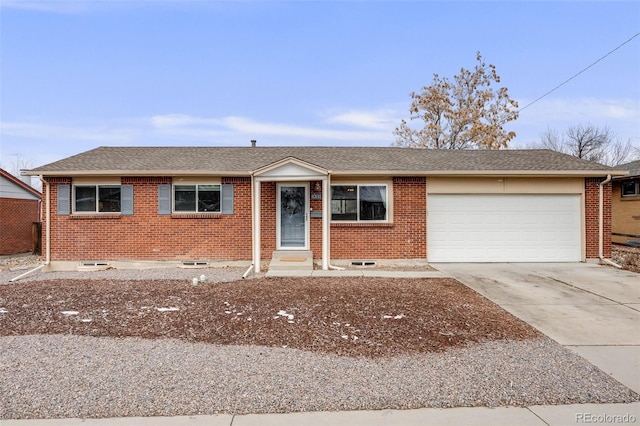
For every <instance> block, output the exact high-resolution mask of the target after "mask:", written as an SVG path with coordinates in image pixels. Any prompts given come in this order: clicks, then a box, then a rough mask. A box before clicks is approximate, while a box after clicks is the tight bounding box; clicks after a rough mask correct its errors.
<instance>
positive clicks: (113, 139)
mask: <svg viewBox="0 0 640 426" xmlns="http://www.w3.org/2000/svg"><path fill="white" fill-rule="evenodd" d="M0 134H2V135H5V136H15V137H20V138H28V139H38V140H49V141H57V142H69V141H90V142H96V143H129V142H132V141H134V140H136V139H137V138H138V137H139V135H140V131H139V130H137V129H135V128H123V127H110V126H107V125H103V126H93V127H82V126H81V127H75V126H60V125H52V124H44V123H30V122H2V123H0Z"/></svg>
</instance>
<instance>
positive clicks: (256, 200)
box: [251, 177, 261, 273]
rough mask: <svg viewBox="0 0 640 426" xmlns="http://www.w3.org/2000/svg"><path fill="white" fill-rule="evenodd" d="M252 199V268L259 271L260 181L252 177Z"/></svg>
mask: <svg viewBox="0 0 640 426" xmlns="http://www.w3.org/2000/svg"><path fill="white" fill-rule="evenodd" d="M251 196H252V197H253V200H252V203H251V205H252V208H251V215H252V217H253V226H252V228H253V270H254V271H255V272H256V273H258V272H260V244H261V242H260V198H261V189H260V181H259V180H258V179H256V178H255V177H254V178H253V190H252V191H251Z"/></svg>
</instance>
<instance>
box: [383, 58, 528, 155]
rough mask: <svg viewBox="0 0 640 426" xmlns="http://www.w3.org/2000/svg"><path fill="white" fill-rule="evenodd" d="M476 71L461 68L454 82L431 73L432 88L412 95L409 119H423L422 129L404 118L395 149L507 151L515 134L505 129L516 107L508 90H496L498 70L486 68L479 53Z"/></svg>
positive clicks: (396, 131)
mask: <svg viewBox="0 0 640 426" xmlns="http://www.w3.org/2000/svg"><path fill="white" fill-rule="evenodd" d="M476 60H477V61H478V63H477V64H476V66H475V67H474V69H473V70H472V71H470V70H467V69H464V68H462V69H461V70H460V74H458V75H456V76H454V78H453V79H454V81H453V82H451V81H449V80H448V79H447V78H446V77H440V76H439V75H438V74H434V75H433V82H432V83H431V85H430V86H425V87H423V88H422V92H421V93H415V92H412V93H411V99H412V102H411V106H410V108H409V113H410V117H409V120H422V121H423V122H424V127H423V128H422V129H420V130H416V129H414V128H411V127H410V126H409V124H408V123H407V121H405V120H402V122H401V124H400V126H399V127H397V128H396V129H395V130H394V132H393V133H394V134H395V135H396V142H395V143H394V145H395V146H406V147H417V148H434V149H469V148H481V149H500V148H506V147H507V144H508V143H509V141H510V140H511V139H513V138H514V137H515V136H516V134H515V132H507V131H506V130H504V129H503V127H502V126H503V125H504V124H505V123H507V122H509V121H511V120H515V119H516V118H518V109H517V108H518V103H517V102H516V101H515V100H513V99H511V98H510V97H509V92H508V90H507V88H506V87H501V88H498V89H497V90H496V91H494V90H493V88H492V87H491V84H492V83H494V82H495V83H500V76H499V75H498V74H497V73H496V67H495V66H494V65H492V64H488V65H487V64H486V63H485V62H484V60H483V59H482V56H481V55H480V52H478V53H477V55H476Z"/></svg>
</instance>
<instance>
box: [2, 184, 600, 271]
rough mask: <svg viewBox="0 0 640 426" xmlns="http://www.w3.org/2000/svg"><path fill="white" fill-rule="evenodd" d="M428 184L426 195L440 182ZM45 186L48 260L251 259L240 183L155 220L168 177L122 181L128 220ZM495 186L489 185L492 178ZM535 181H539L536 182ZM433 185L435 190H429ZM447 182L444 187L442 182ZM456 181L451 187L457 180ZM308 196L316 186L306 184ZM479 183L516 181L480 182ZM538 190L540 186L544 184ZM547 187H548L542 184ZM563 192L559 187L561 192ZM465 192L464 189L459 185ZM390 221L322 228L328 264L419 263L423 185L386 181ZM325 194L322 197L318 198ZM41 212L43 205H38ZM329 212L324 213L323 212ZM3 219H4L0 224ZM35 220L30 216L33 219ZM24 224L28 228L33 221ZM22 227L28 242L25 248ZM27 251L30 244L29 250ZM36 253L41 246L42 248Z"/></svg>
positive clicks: (314, 230) (266, 250) (246, 187)
mask: <svg viewBox="0 0 640 426" xmlns="http://www.w3.org/2000/svg"><path fill="white" fill-rule="evenodd" d="M439 179H440V178H438V179H436V178H429V192H432V189H434V191H437V190H438V185H441V184H442V183H443V182H444V181H443V180H439ZM47 180H48V182H49V183H50V184H51V186H50V192H51V260H52V261H65V260H69V261H81V260H250V259H251V256H252V231H251V225H252V220H251V180H250V178H248V177H239V178H222V179H221V183H223V184H224V183H232V184H233V185H234V213H233V214H232V215H222V214H220V215H218V214H216V215H202V214H181V215H159V214H158V185H159V184H167V183H171V181H172V179H171V177H123V178H121V183H122V184H131V185H133V186H134V214H133V215H131V216H127V215H104V214H102V215H101V214H91V215H86V214H82V215H69V216H58V215H57V212H56V205H57V184H60V183H65V184H71V183H72V180H71V178H58V177H56V178H52V177H50V178H48V179H47ZM493 180H494V181H496V182H498V180H497V179H493ZM601 181H602V178H586V179H580V180H579V182H581V185H582V186H581V188H580V192H582V191H584V201H585V205H584V210H585V217H584V226H585V254H586V257H587V258H597V257H598V189H599V187H598V184H599V182H601ZM541 182H542V181H541ZM434 183H435V184H434ZM449 183H451V182H449ZM458 183H459V182H458ZM309 184H310V191H311V192H312V193H313V192H319V191H316V190H315V187H316V181H311V182H309ZM485 184H486V185H489V186H493V185H499V186H501V187H502V188H505V186H504V185H507V187H509V185H510V184H511V188H519V190H520V191H521V192H526V191H524V190H523V189H522V184H523V181H522V182H519V181H511V182H510V183H509V182H507V183H505V181H502V183H497V184H496V183H495V182H491V183H490V182H489V181H487V182H485ZM546 185H547V184H545V185H542V186H546ZM548 185H551V186H553V185H552V183H551V180H549V182H548ZM563 185H564V186H566V188H565V187H564V186H563ZM560 187H562V188H564V191H565V192H572V191H575V182H573V181H570V180H567V181H564V183H562V184H560ZM610 189H611V184H608V185H607V186H605V192H604V195H605V198H604V200H605V209H604V217H605V224H604V237H605V240H604V255H605V257H610V256H611V241H610V235H611V192H610ZM467 190H469V189H468V187H467ZM391 191H392V197H391V201H390V202H392V203H393V208H392V211H393V216H392V220H391V221H390V222H389V223H371V224H367V223H339V222H334V223H331V224H330V233H331V245H330V258H331V259H347V260H348V259H353V260H356V259H361V260H366V259H426V258H427V241H426V239H427V201H426V200H427V179H426V178H425V177H394V178H393V179H392V187H391ZM325 196H327V194H322V197H325ZM310 203H311V204H310V206H311V208H312V209H313V211H321V210H322V201H321V200H311V201H310ZM43 209H44V206H43ZM323 214H330V212H323ZM3 220H4V219H3ZM34 220H37V214H36V215H35V219H34ZM34 220H29V224H30V223H31V222H32V221H34ZM309 226H310V249H311V250H312V251H313V252H314V257H315V258H316V259H319V258H320V257H321V251H322V220H321V219H320V218H313V217H310V218H309ZM30 232H31V231H30V228H29V239H28V241H29V242H30V240H31V239H30V235H31V234H30ZM275 248H276V183H275V182H262V183H261V253H262V258H263V259H270V258H271V254H272V252H273V251H274V250H275ZM28 249H30V246H29V248H28ZM43 250H44V247H43Z"/></svg>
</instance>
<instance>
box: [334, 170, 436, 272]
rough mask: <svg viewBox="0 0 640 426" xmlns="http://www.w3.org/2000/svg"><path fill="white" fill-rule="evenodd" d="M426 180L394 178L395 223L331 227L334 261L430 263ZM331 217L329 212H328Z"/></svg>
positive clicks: (346, 224) (419, 178)
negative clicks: (374, 260)
mask: <svg viewBox="0 0 640 426" xmlns="http://www.w3.org/2000/svg"><path fill="white" fill-rule="evenodd" d="M426 198H427V192H426V179H425V178H424V177H394V178H393V222H392V223H376V224H364V223H335V222H334V223H331V255H330V257H331V258H332V259H362V260H364V259H426V257H427V204H426ZM327 213H329V212H327Z"/></svg>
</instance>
